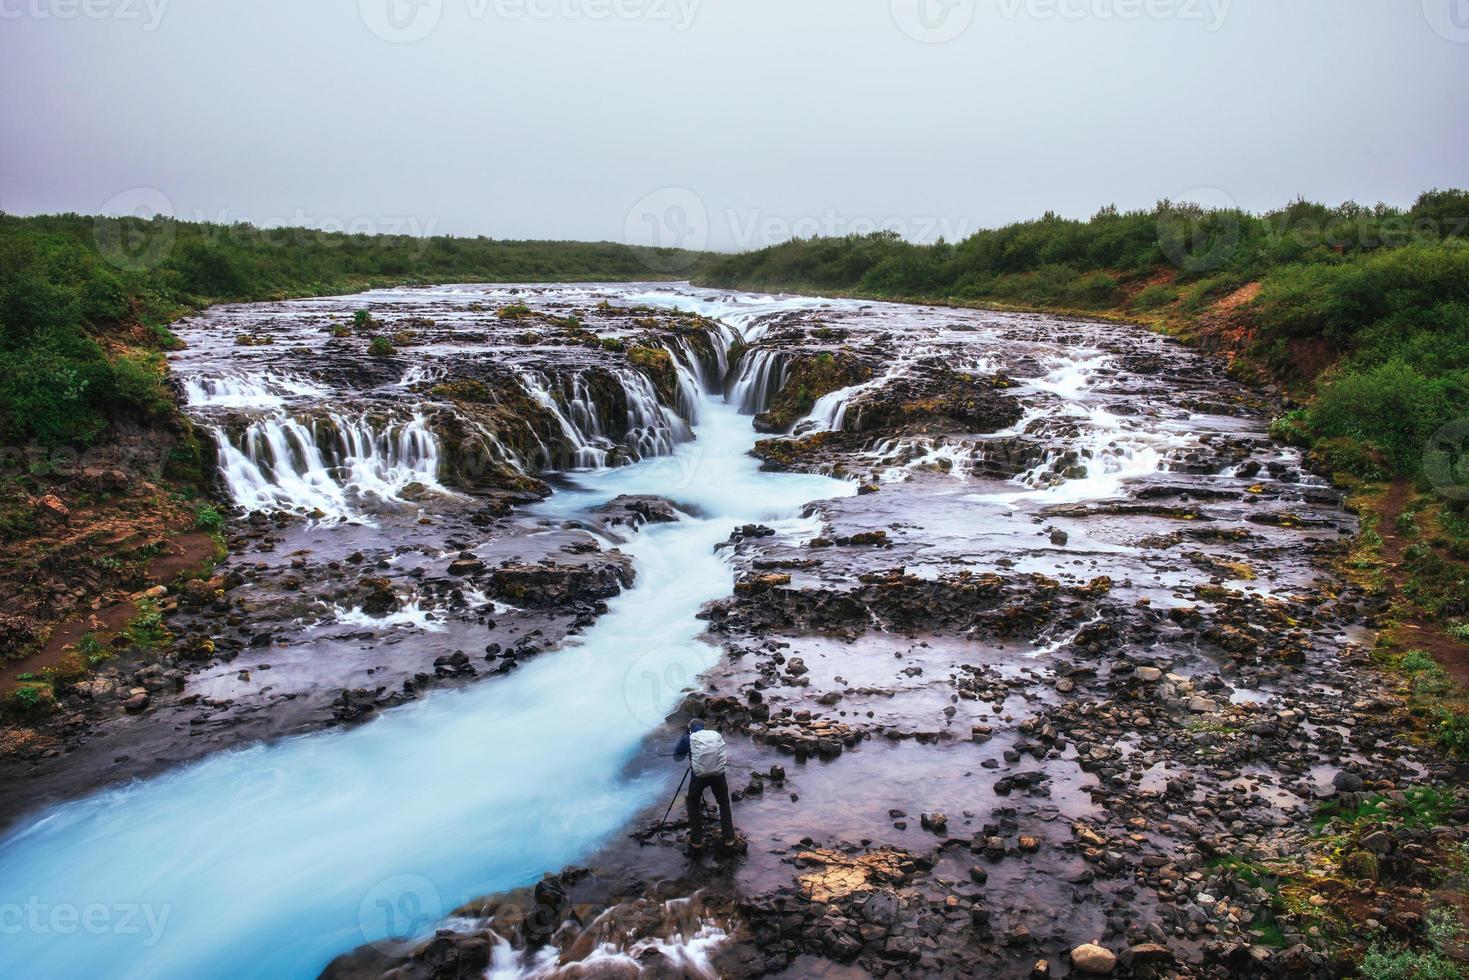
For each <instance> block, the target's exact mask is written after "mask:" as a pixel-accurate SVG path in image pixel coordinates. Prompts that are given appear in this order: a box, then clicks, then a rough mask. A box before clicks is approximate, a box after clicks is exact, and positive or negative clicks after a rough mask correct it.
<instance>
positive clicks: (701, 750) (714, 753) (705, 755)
mask: <svg viewBox="0 0 1469 980" xmlns="http://www.w3.org/2000/svg"><path fill="white" fill-rule="evenodd" d="M726 762H727V760H726V759H725V755H724V736H722V735H720V734H719V733H718V732H711V731H710V730H709V729H707V728H706V729H704V730H703V731H700V732H694V733H693V734H691V735H690V736H689V767H690V768H692V769H693V770H694V775H695V776H718V775H720V774H722V773H723V772H724V767H725V764H726Z"/></svg>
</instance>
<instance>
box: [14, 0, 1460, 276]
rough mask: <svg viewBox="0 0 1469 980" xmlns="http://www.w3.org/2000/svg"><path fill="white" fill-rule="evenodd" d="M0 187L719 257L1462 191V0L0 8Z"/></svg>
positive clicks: (177, 208)
mask: <svg viewBox="0 0 1469 980" xmlns="http://www.w3.org/2000/svg"><path fill="white" fill-rule="evenodd" d="M0 140H3V148H0V208H3V209H4V210H6V211H10V212H12V213H20V214H27V213H34V212H43V211H63V210H65V211H80V212H97V211H102V210H106V211H110V212H120V211H132V210H135V209H138V208H142V209H143V210H145V211H147V210H151V209H168V210H171V211H172V212H173V213H174V214H176V215H178V216H180V217H187V218H201V217H202V218H208V219H211V220H221V219H223V220H249V221H253V222H255V223H257V224H281V223H287V224H305V225H310V226H314V227H342V226H346V227H352V228H356V229H359V230H375V231H389V232H396V231H407V232H414V233H421V234H428V233H439V234H446V233H447V234H467V235H474V234H484V235H490V236H494V237H497V238H575V239H611V240H614V241H642V242H646V241H651V240H657V241H659V242H661V243H663V244H676V243H682V244H688V245H694V246H699V245H706V244H707V245H708V246H709V247H713V248H720V249H733V248H743V247H755V246H759V245H762V244H767V243H769V242H770V241H772V240H779V239H781V238H784V237H787V236H788V235H790V234H792V233H796V234H811V233H812V232H816V231H820V232H824V233H836V234H842V233H845V232H847V231H852V230H856V231H864V230H867V229H868V228H869V227H870V226H873V225H879V226H886V227H893V228H896V229H898V230H899V231H902V232H903V233H905V234H906V235H908V237H911V238H915V239H932V238H934V237H936V236H937V235H939V234H944V235H946V236H947V237H949V238H950V239H953V238H958V237H962V236H963V235H964V234H965V233H967V232H969V231H973V230H974V229H976V228H979V227H985V226H993V225H996V224H1001V223H1004V222H1006V221H1010V220H1014V219H1019V218H1025V217H1033V216H1036V215H1038V214H1039V213H1041V212H1043V211H1045V210H1047V209H1051V210H1055V211H1058V212H1060V213H1062V214H1066V215H1071V216H1078V217H1083V216H1086V215H1088V214H1091V213H1092V212H1094V211H1095V210H1096V209H1097V208H1098V207H1099V206H1101V205H1104V204H1107V203H1116V204H1117V205H1118V206H1119V207H1122V208H1130V207H1146V206H1149V205H1151V204H1152V203H1153V202H1154V201H1156V200H1157V199H1159V198H1162V197H1171V198H1174V199H1180V198H1187V197H1192V198H1195V199H1200V200H1203V201H1205V202H1207V203H1229V202H1233V203H1236V204H1238V205H1240V206H1243V207H1247V208H1251V209H1261V208H1267V207H1271V206H1275V205H1278V204H1281V203H1283V202H1284V201H1286V200H1287V199H1289V198H1291V197H1293V196H1294V195H1296V194H1303V195H1305V196H1307V197H1309V198H1313V199H1318V200H1324V201H1327V202H1329V203H1337V202H1340V201H1342V200H1345V199H1349V198H1350V199H1355V200H1358V201H1361V202H1364V203H1371V202H1375V201H1379V200H1381V201H1387V202H1390V203H1397V204H1406V203H1408V202H1410V201H1411V200H1412V199H1413V197H1414V196H1415V195H1416V194H1417V192H1419V191H1421V190H1424V189H1426V188H1429V187H1433V186H1465V185H1469V0H0Z"/></svg>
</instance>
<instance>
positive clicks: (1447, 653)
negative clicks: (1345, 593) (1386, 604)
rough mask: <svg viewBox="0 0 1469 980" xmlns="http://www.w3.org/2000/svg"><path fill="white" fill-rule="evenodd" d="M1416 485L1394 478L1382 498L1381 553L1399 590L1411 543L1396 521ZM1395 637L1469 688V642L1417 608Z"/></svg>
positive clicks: (1399, 625) (1406, 619)
mask: <svg viewBox="0 0 1469 980" xmlns="http://www.w3.org/2000/svg"><path fill="white" fill-rule="evenodd" d="M1413 494H1414V491H1413V487H1412V484H1411V483H1409V482H1408V481H1407V480H1398V481H1395V482H1394V483H1393V484H1392V486H1391V487H1390V488H1389V489H1388V492H1387V496H1386V497H1384V498H1383V501H1382V512H1381V513H1382V526H1381V527H1380V528H1379V533H1380V534H1381V535H1382V557H1383V560H1384V561H1386V562H1387V564H1388V567H1389V578H1390V579H1391V580H1392V583H1393V589H1394V591H1397V589H1398V587H1399V584H1400V583H1401V581H1402V579H1403V577H1404V576H1403V573H1402V572H1401V571H1400V569H1401V567H1402V563H1403V561H1404V559H1405V557H1406V555H1407V551H1408V547H1409V545H1410V544H1411V543H1412V542H1410V541H1409V539H1408V538H1407V537H1405V536H1404V535H1403V534H1401V533H1399V531H1398V529H1397V521H1398V518H1399V517H1400V516H1402V514H1403V512H1404V511H1406V510H1407V509H1408V502H1409V501H1410V500H1412V499H1413ZM1393 632H1394V634H1395V639H1397V640H1398V641H1399V642H1400V643H1402V644H1403V646H1404V647H1406V648H1408V649H1415V650H1422V651H1424V652H1425V653H1427V654H1429V655H1430V656H1432V657H1433V659H1434V660H1435V661H1437V662H1438V665H1439V666H1440V667H1442V668H1443V669H1444V672H1445V673H1446V674H1448V675H1449V676H1450V677H1451V678H1453V679H1454V681H1455V683H1457V684H1459V685H1460V686H1461V687H1465V688H1469V646H1466V645H1465V644H1463V643H1459V642H1456V641H1455V640H1453V639H1452V638H1451V637H1449V636H1448V634H1446V633H1445V632H1444V631H1443V629H1442V627H1440V626H1439V625H1438V624H1436V623H1434V622H1432V621H1431V620H1429V619H1427V618H1426V617H1423V616H1420V615H1417V614H1416V612H1414V613H1410V614H1407V615H1404V616H1403V618H1402V619H1401V620H1400V621H1399V622H1398V624H1397V625H1396V627H1395V628H1394V630H1393Z"/></svg>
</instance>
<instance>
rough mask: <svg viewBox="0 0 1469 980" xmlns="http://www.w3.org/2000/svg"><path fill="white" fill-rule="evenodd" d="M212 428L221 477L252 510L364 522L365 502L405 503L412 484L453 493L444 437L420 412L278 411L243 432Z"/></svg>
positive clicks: (219, 427)
mask: <svg viewBox="0 0 1469 980" xmlns="http://www.w3.org/2000/svg"><path fill="white" fill-rule="evenodd" d="M213 434H214V438H215V442H216V443H217V444H218V446H219V468H220V475H221V476H222V477H223V479H224V482H225V486H226V487H228V488H229V492H230V496H231V497H232V498H233V499H234V501H235V503H237V504H239V505H240V506H241V507H244V508H246V509H247V510H287V511H293V512H295V513H300V514H306V515H309V516H312V517H316V518H318V519H320V520H322V521H330V522H337V521H346V520H362V519H365V518H364V514H363V512H362V510H361V507H362V505H363V504H366V503H369V502H371V501H376V502H378V503H380V504H403V503H407V501H405V500H404V499H403V498H402V496H401V494H402V492H403V491H404V490H405V489H406V488H407V487H408V486H409V484H414V483H417V484H420V485H422V486H423V487H425V488H427V489H429V490H434V491H437V492H439V493H448V492H449V491H448V490H446V489H445V488H444V487H443V486H442V485H440V483H439V480H438V471H439V445H438V440H437V438H436V437H435V436H434V434H433V432H432V431H430V429H429V428H428V424H427V423H426V422H425V421H424V419H423V416H421V415H418V414H416V413H415V414H414V415H413V416H412V417H411V418H409V419H407V420H400V421H394V422H388V423H386V424H382V423H374V422H373V421H370V420H369V419H367V418H366V417H357V418H351V417H348V416H345V415H340V414H336V413H333V414H330V415H328V416H326V417H325V418H322V417H312V416H308V417H304V418H298V417H295V416H292V415H287V414H285V413H278V414H275V415H270V416H267V417H264V418H259V419H256V420H254V421H252V422H251V423H250V424H249V425H247V426H246V427H245V428H244V430H243V431H241V432H237V433H231V432H229V431H227V430H226V429H225V428H224V427H222V426H215V427H214V428H213Z"/></svg>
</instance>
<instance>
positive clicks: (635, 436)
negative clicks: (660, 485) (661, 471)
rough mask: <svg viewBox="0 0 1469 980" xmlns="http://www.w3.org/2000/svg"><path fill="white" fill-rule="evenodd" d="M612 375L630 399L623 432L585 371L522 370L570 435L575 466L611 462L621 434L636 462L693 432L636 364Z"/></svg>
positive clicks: (690, 392)
mask: <svg viewBox="0 0 1469 980" xmlns="http://www.w3.org/2000/svg"><path fill="white" fill-rule="evenodd" d="M670 356H672V353H671V352H670ZM674 364H675V365H676V366H677V367H678V369H679V373H680V377H683V376H684V374H686V373H687V372H688V370H689V369H688V368H687V367H686V366H685V365H683V364H682V362H681V361H680V360H679V358H677V357H674ZM612 375H613V377H615V378H616V379H617V381H618V383H619V384H620V385H621V387H622V391H623V396H624V400H625V402H626V404H627V417H626V419H625V424H624V425H623V426H622V431H621V432H618V431H617V430H616V429H615V428H612V427H611V426H610V421H611V420H604V419H603V418H602V417H601V414H600V411H599V409H598V407H597V404H596V402H595V401H594V400H593V399H592V395H591V389H590V387H589V386H588V383H587V378H586V374H585V372H580V371H578V372H566V373H559V374H549V375H548V374H545V373H542V372H540V371H532V370H521V371H519V372H518V377H519V379H520V382H521V386H522V387H523V388H524V389H525V392H526V394H528V395H529V396H530V397H531V398H532V399H534V400H535V401H536V403H537V404H539V405H541V406H542V407H544V408H545V409H546V410H547V411H548V412H550V413H551V416H552V417H553V418H554V419H555V420H556V424H557V425H558V426H559V427H560V429H561V433H562V435H563V436H565V437H566V441H567V443H568V444H569V445H570V447H571V455H570V459H569V460H567V462H569V464H570V465H571V467H572V468H574V469H594V470H595V469H602V468H604V467H606V466H607V465H608V461H609V460H610V459H612V458H613V455H612V451H613V450H614V449H616V448H617V446H618V442H619V440H620V441H621V442H623V443H624V444H625V445H626V447H627V449H628V450H629V451H630V453H631V459H630V460H627V461H630V462H635V461H636V460H638V459H642V458H644V457H647V456H667V455H668V454H670V453H672V452H673V450H674V447H675V446H676V445H677V444H678V443H680V442H684V441H687V440H688V439H690V438H692V436H693V431H692V430H691V429H690V428H689V423H688V422H686V421H685V420H684V419H683V418H681V417H680V416H679V414H678V413H677V412H676V411H674V410H673V409H671V408H669V407H668V406H667V405H664V404H663V403H662V402H661V401H660V400H659V398H658V392H657V390H656V389H655V388H654V387H653V383H652V382H651V381H649V380H648V378H647V377H646V376H645V375H643V374H642V373H641V372H639V371H635V370H633V369H631V368H618V369H613V370H612ZM686 395H687V397H690V398H693V399H695V401H697V398H698V391H697V389H695V388H693V387H691V386H690V387H688V389H687V391H686ZM691 408H693V405H692V404H691Z"/></svg>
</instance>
